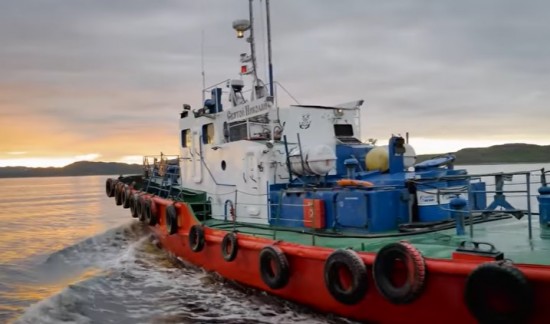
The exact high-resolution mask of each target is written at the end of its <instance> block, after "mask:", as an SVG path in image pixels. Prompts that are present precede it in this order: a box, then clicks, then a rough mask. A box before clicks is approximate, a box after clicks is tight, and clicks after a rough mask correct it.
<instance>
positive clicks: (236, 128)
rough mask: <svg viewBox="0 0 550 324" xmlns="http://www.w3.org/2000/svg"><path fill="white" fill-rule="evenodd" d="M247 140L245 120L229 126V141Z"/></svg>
mask: <svg viewBox="0 0 550 324" xmlns="http://www.w3.org/2000/svg"><path fill="white" fill-rule="evenodd" d="M247 138H248V125H247V122H246V120H241V121H238V122H234V123H230V124H229V141H230V142H234V141H240V140H244V139H247Z"/></svg>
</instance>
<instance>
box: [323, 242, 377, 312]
mask: <svg viewBox="0 0 550 324" xmlns="http://www.w3.org/2000/svg"><path fill="white" fill-rule="evenodd" d="M324 277H325V286H326V287H327V289H328V291H329V292H330V294H331V295H332V297H334V299H336V300H337V301H339V302H341V303H343V304H347V305H354V304H357V303H358V302H359V301H361V300H362V299H363V298H364V297H365V295H366V293H367V288H368V286H367V266H366V265H365V263H364V262H363V260H362V259H361V257H360V256H359V255H358V254H357V252H355V251H353V250H347V249H346V250H344V249H339V250H336V251H334V252H332V253H331V254H330V255H329V257H328V258H327V260H326V262H325V268H324Z"/></svg>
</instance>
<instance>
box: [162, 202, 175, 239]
mask: <svg viewBox="0 0 550 324" xmlns="http://www.w3.org/2000/svg"><path fill="white" fill-rule="evenodd" d="M164 217H165V220H166V231H167V232H168V235H173V234H176V233H177V232H178V211H177V210H176V206H174V205H168V206H167V207H166V210H165V212H164Z"/></svg>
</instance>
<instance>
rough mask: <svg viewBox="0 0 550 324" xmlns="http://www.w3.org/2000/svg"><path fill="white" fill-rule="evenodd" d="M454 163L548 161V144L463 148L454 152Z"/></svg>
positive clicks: (427, 158) (422, 156) (421, 159)
mask: <svg viewBox="0 0 550 324" xmlns="http://www.w3.org/2000/svg"><path fill="white" fill-rule="evenodd" d="M454 154H455V156H456V162H455V163H456V164H463V165H464V164H466V165H468V164H505V163H545V162H550V145H545V146H541V145H534V144H522V143H514V144H503V145H494V146H490V147H480V148H465V149H462V150H460V151H458V152H456V153H454ZM438 155H441V154H427V155H419V156H418V159H417V161H418V162H422V161H425V160H429V159H431V158H433V157H436V156H438Z"/></svg>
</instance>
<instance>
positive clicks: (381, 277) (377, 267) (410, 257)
mask: <svg viewBox="0 0 550 324" xmlns="http://www.w3.org/2000/svg"><path fill="white" fill-rule="evenodd" d="M401 274H402V276H400V275H401ZM373 276H374V283H375V284H376V288H377V289H378V291H379V292H380V294H381V295H382V296H384V298H386V299H387V300H389V301H390V302H392V303H394V304H408V303H411V302H412V301H414V300H415V299H416V298H418V297H419V296H420V293H421V292H422V290H423V289H424V286H425V284H426V263H425V261H424V257H423V256H422V254H421V253H420V251H418V250H417V249H416V248H415V247H414V246H413V245H412V244H410V243H408V242H398V243H391V244H388V245H386V246H384V247H383V248H382V249H381V250H380V251H379V252H378V254H376V258H375V259H374V264H373Z"/></svg>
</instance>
